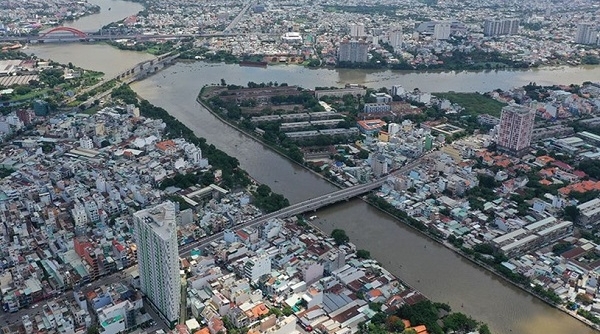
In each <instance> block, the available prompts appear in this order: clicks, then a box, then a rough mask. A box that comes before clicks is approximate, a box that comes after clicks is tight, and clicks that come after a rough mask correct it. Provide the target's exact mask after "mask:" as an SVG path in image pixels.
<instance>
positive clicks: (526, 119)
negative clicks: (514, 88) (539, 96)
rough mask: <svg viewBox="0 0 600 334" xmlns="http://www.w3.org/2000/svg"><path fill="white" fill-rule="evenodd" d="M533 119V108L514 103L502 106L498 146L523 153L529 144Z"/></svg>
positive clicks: (516, 152)
mask: <svg viewBox="0 0 600 334" xmlns="http://www.w3.org/2000/svg"><path fill="white" fill-rule="evenodd" d="M534 121H535V110H534V109H531V108H528V107H525V106H521V105H516V104H513V105H509V106H506V107H504V108H502V114H501V115H500V129H499V132H498V140H497V142H496V143H497V145H498V148H499V149H500V150H504V151H509V152H511V153H515V154H517V155H519V154H521V153H523V151H524V150H526V149H527V148H528V147H529V145H530V144H531V135H532V133H533V123H534Z"/></svg>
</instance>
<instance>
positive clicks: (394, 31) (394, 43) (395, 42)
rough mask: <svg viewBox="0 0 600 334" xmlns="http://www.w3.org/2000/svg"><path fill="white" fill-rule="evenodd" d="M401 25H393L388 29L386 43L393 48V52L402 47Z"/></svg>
mask: <svg viewBox="0 0 600 334" xmlns="http://www.w3.org/2000/svg"><path fill="white" fill-rule="evenodd" d="M402 40H403V38H402V27H400V26H394V27H392V28H391V29H390V32H389V37H388V43H389V44H390V46H391V47H392V48H394V51H395V52H398V51H400V49H401V48H402Z"/></svg>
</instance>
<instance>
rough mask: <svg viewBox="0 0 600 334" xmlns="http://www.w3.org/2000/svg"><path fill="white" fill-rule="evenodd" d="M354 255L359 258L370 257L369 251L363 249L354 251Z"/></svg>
mask: <svg viewBox="0 0 600 334" xmlns="http://www.w3.org/2000/svg"><path fill="white" fill-rule="evenodd" d="M356 257H358V258H359V259H370V258H371V252H369V251H368V250H365V249H359V250H357V251H356Z"/></svg>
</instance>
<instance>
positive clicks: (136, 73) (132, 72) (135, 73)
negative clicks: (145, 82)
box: [68, 52, 181, 107]
mask: <svg viewBox="0 0 600 334" xmlns="http://www.w3.org/2000/svg"><path fill="white" fill-rule="evenodd" d="M180 55H181V54H180V53H175V54H173V53H172V52H171V53H167V54H164V55H161V56H159V57H156V58H154V59H150V60H146V61H142V62H139V63H137V64H136V65H134V66H132V67H130V68H129V69H127V70H125V71H122V72H121V73H119V74H117V75H114V76H113V77H111V78H106V79H104V80H102V81H101V82H99V83H97V84H95V85H93V86H91V87H88V88H87V89H85V90H84V91H81V92H80V93H78V94H77V95H81V94H85V93H86V92H89V91H92V90H93V89H95V88H98V87H100V86H102V85H103V84H105V83H107V82H109V81H111V80H120V81H121V82H122V83H125V84H130V83H132V82H134V81H136V80H139V79H142V78H144V77H146V76H148V75H151V74H153V73H155V72H158V71H160V70H161V69H163V68H165V67H167V66H169V65H170V64H171V63H172V62H173V61H174V60H175V59H177V58H178V57H179V56H180ZM118 86H119V85H116V86H114V87H113V88H111V89H108V90H106V91H104V92H100V93H98V94H96V95H94V96H91V97H90V98H88V99H87V100H86V101H85V102H82V103H81V104H80V105H85V106H86V107H90V106H91V105H92V103H93V102H94V100H99V99H102V98H104V97H106V96H107V95H109V94H110V93H112V91H113V89H115V88H117V87H118ZM75 99H76V96H74V97H72V98H71V99H70V100H69V101H68V102H70V101H74V100H75Z"/></svg>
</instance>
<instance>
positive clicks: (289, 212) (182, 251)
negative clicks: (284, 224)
mask: <svg viewBox="0 0 600 334" xmlns="http://www.w3.org/2000/svg"><path fill="white" fill-rule="evenodd" d="M437 155H438V152H430V153H427V154H425V155H423V156H422V157H420V158H418V159H416V160H414V161H412V162H410V163H408V164H406V165H405V166H403V167H401V168H400V169H398V170H396V171H394V172H392V173H391V174H390V176H396V175H399V174H403V173H406V172H408V171H410V170H411V169H413V168H414V167H416V166H418V165H419V164H421V163H422V162H423V161H425V160H428V159H431V158H434V157H436V156H437ZM387 178H388V177H383V178H381V179H378V180H375V181H373V182H370V183H366V184H359V185H357V186H353V187H348V188H344V189H341V190H337V191H334V192H332V193H330V194H326V195H322V196H319V197H315V198H311V199H309V200H306V201H303V202H300V203H296V204H292V205H290V206H288V207H285V208H283V209H281V210H278V211H275V212H272V213H268V214H266V215H262V216H260V217H258V218H255V219H251V220H249V221H247V222H243V223H242V224H239V225H236V226H235V229H236V230H240V229H243V228H246V227H254V226H258V225H260V224H264V223H266V222H267V221H268V220H269V219H273V218H289V217H292V216H295V215H299V214H301V213H304V212H308V211H316V210H317V209H319V208H322V207H324V206H327V205H331V204H333V203H336V202H340V201H345V200H348V199H350V198H353V197H355V196H359V195H362V194H364V193H366V192H369V191H372V190H374V189H377V188H379V187H381V186H382V185H383V184H384V183H385V181H386V180H387ZM223 234H224V233H223V232H218V233H216V234H213V235H210V236H207V237H204V238H202V239H200V240H198V241H195V242H192V243H189V244H187V245H184V246H181V247H179V256H180V257H187V256H189V255H190V253H191V251H192V250H193V249H196V248H204V247H206V246H208V245H209V244H210V243H212V242H213V241H216V240H219V239H221V238H223Z"/></svg>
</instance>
